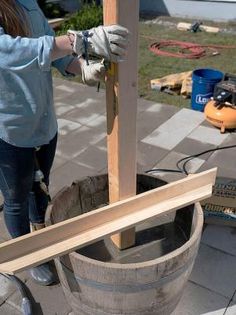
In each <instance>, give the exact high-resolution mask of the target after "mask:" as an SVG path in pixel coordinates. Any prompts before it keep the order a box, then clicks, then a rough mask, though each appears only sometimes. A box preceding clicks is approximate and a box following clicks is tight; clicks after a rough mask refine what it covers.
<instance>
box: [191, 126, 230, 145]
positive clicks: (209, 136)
mask: <svg viewBox="0 0 236 315" xmlns="http://www.w3.org/2000/svg"><path fill="white" fill-rule="evenodd" d="M228 136H229V135H228V134H226V133H225V134H222V133H220V132H219V130H217V129H213V128H208V127H205V126H198V127H197V128H195V129H194V130H193V131H192V132H191V133H190V134H189V135H188V138H190V139H193V140H198V141H201V142H203V143H209V144H213V145H215V146H219V145H220V144H222V142H223V141H225V140H226V138H227V137H228Z"/></svg>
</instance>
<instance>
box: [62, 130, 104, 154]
mask: <svg viewBox="0 0 236 315" xmlns="http://www.w3.org/2000/svg"><path fill="white" fill-rule="evenodd" d="M105 137H106V133H105V132H103V131H100V130H99V129H96V128H89V127H86V126H83V127H81V128H79V129H78V130H76V131H74V132H72V133H70V134H69V135H68V136H64V137H63V139H61V138H60V137H59V139H58V145H57V152H56V153H57V155H58V156H60V157H63V158H66V159H69V160H70V159H73V158H75V157H76V156H78V155H79V154H80V153H82V152H83V151H84V150H85V149H86V148H87V147H88V146H89V145H93V144H96V143H97V142H99V141H100V140H102V139H103V138H105Z"/></svg>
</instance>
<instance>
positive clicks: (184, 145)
mask: <svg viewBox="0 0 236 315" xmlns="http://www.w3.org/2000/svg"><path fill="white" fill-rule="evenodd" d="M214 148H215V146H214V145H212V144H209V143H204V142H201V141H198V140H193V139H190V138H188V137H187V138H185V139H183V141H181V142H180V143H179V144H178V145H177V146H176V147H175V151H176V152H180V153H184V154H186V155H195V154H199V153H201V152H204V151H207V150H211V149H214ZM211 154H213V152H210V153H207V154H203V155H201V156H199V158H200V159H203V160H207V159H208V158H209V157H210V156H211Z"/></svg>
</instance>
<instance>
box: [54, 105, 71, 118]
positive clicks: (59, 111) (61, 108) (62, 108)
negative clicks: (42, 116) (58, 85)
mask: <svg viewBox="0 0 236 315" xmlns="http://www.w3.org/2000/svg"><path fill="white" fill-rule="evenodd" d="M54 106H55V109H56V115H57V116H61V115H63V114H66V113H68V112H70V111H71V110H73V109H74V106H73V105H69V104H67V103H63V102H59V101H54Z"/></svg>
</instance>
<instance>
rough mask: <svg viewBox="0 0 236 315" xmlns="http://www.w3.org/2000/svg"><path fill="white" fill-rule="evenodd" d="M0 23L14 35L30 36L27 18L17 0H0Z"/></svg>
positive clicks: (6, 31)
mask: <svg viewBox="0 0 236 315" xmlns="http://www.w3.org/2000/svg"><path fill="white" fill-rule="evenodd" d="M0 25H1V26H2V27H3V29H4V31H5V33H6V34H9V35H11V36H13V37H16V36H29V25H28V22H27V18H26V16H25V14H24V11H23V9H22V8H21V7H20V6H19V5H18V4H17V3H16V1H15V0H0Z"/></svg>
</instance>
